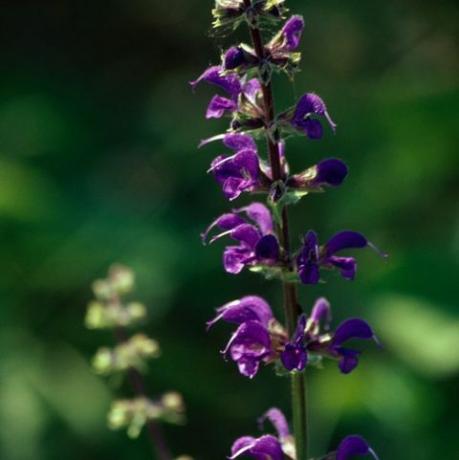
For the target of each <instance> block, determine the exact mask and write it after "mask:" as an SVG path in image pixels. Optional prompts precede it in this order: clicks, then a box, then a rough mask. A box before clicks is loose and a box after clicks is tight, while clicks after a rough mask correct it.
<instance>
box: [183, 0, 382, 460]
mask: <svg viewBox="0 0 459 460" xmlns="http://www.w3.org/2000/svg"><path fill="white" fill-rule="evenodd" d="M212 14H213V18H214V21H213V30H214V33H215V35H227V34H229V33H231V32H233V31H234V30H236V29H237V28H238V27H239V26H241V25H245V26H246V27H247V28H248V32H249V36H250V42H249V43H238V44H236V45H233V46H230V47H229V48H228V49H227V50H225V51H223V52H222V55H221V61H220V64H218V65H214V66H210V67H209V68H207V69H206V70H205V71H204V72H203V73H202V74H201V75H200V76H199V77H198V78H197V79H196V80H194V81H192V82H190V84H191V86H192V88H193V89H195V88H197V87H198V86H200V85H201V84H202V83H207V84H210V85H212V86H214V87H216V88H217V89H218V90H219V93H218V94H216V95H214V96H213V97H212V98H211V100H210V102H209V104H208V107H207V110H206V114H205V116H206V118H207V119H221V118H226V119H228V129H227V130H226V131H225V132H224V133H220V134H217V135H215V136H212V137H211V138H208V139H205V140H203V141H201V144H200V146H208V145H209V144H211V143H214V142H222V144H223V146H224V147H226V148H227V149H230V151H231V152H229V153H228V152H226V153H223V154H220V155H218V156H217V157H216V158H215V159H214V160H213V161H212V162H211V164H210V168H209V171H208V172H209V173H211V174H212V175H213V176H214V178H215V180H216V182H217V183H218V185H219V186H220V187H221V189H222V192H223V195H224V196H225V198H227V199H228V201H230V202H233V201H234V200H236V199H239V198H240V197H241V196H243V195H248V196H249V197H251V196H252V195H253V194H255V193H256V194H257V195H258V196H259V195H263V196H264V197H265V201H264V202H251V203H250V204H248V205H245V206H243V207H235V208H233V209H231V210H230V211H229V212H225V213H224V214H222V215H221V216H220V217H218V218H216V219H215V220H214V221H213V222H212V223H211V224H210V225H209V227H208V228H207V229H206V230H205V232H204V233H203V234H202V239H203V242H204V244H211V243H214V242H217V241H219V240H220V239H225V240H228V239H229V240H230V241H231V243H230V244H229V245H227V246H226V248H225V249H224V251H223V268H224V270H225V271H226V272H227V273H230V274H233V275H237V274H240V273H241V272H242V271H244V270H245V269H248V270H250V271H252V272H255V273H259V274H261V275H262V276H264V277H265V278H266V279H276V280H279V281H280V283H281V285H282V292H283V300H284V301H283V320H282V321H280V320H278V319H276V317H275V315H274V314H273V309H272V308H271V306H270V305H269V304H268V302H267V301H266V300H265V299H263V298H261V297H258V296H254V295H251V296H246V297H243V298H241V299H237V300H234V301H231V302H229V303H227V304H225V305H223V306H222V307H220V308H218V309H217V316H216V317H215V318H214V319H213V320H211V321H209V323H208V326H209V327H210V326H212V325H213V324H215V323H216V322H218V321H220V320H224V321H226V322H229V323H234V324H236V326H237V328H236V330H235V332H234V333H233V334H232V336H231V338H230V340H229V342H228V344H227V346H226V347H225V349H224V350H223V351H222V354H223V356H224V357H225V358H226V359H230V360H232V361H234V362H235V363H236V364H237V367H238V370H239V372H240V373H241V374H242V375H243V376H245V377H249V378H251V379H252V378H254V377H255V376H256V375H257V373H258V371H259V369H260V367H261V366H262V365H268V364H274V368H275V370H276V372H277V373H278V375H288V376H289V377H290V379H291V386H292V405H291V411H292V419H293V424H292V428H293V430H292V432H290V429H289V426H288V424H287V420H286V418H285V417H284V415H283V413H282V412H281V411H280V410H279V409H277V408H272V409H270V410H269V411H268V412H267V413H266V414H265V415H264V416H263V420H264V419H268V420H270V421H271V423H272V425H273V426H274V428H275V430H276V431H277V436H273V435H263V436H261V437H258V438H255V437H252V436H243V437H241V438H239V439H238V440H236V441H235V443H234V444H233V447H232V449H231V455H230V456H229V457H228V458H230V459H236V458H239V457H240V456H242V457H247V456H248V457H252V458H255V459H257V460H267V459H270V460H286V459H290V460H307V459H308V454H309V453H308V447H309V446H308V444H309V440H308V431H309V430H308V416H307V411H308V408H307V398H306V393H307V392H306V370H307V369H308V367H311V366H315V367H317V365H318V364H320V363H321V362H322V361H323V360H324V359H332V360H336V361H337V362H338V367H339V369H340V371H341V373H342V374H349V373H350V372H352V371H353V370H354V369H355V368H356V366H357V365H358V363H359V356H360V353H361V352H360V350H357V349H354V348H353V347H352V348H351V347H349V346H348V345H347V344H346V342H347V341H349V340H351V339H360V340H373V341H376V342H377V339H376V336H375V333H374V331H373V329H372V328H371V326H370V325H369V324H368V323H367V322H366V321H364V320H363V319H360V318H349V319H347V320H345V321H343V322H342V323H341V324H340V325H338V327H337V328H336V329H335V330H334V331H330V322H331V308H330V305H329V303H328V301H327V299H325V298H319V299H317V301H316V302H315V304H314V305H313V306H312V309H311V313H310V314H309V315H306V313H305V311H306V310H307V308H304V307H303V306H302V305H300V302H299V300H298V288H299V286H301V285H311V284H314V285H315V284H319V283H321V282H323V281H324V278H323V275H324V273H325V272H330V271H337V272H338V273H339V274H340V276H341V277H342V278H343V279H345V280H354V279H355V277H356V274H357V261H356V258H355V257H354V256H350V255H343V254H342V251H345V250H349V249H364V248H372V249H374V250H376V252H377V253H379V254H380V255H381V256H383V257H385V255H384V254H382V253H381V252H380V251H379V250H377V248H376V247H375V246H374V245H373V244H372V243H371V242H370V241H369V240H368V239H367V238H366V237H365V236H364V235H362V234H361V233H359V232H355V231H351V230H343V231H339V232H337V233H336V234H335V235H333V236H332V237H331V238H329V239H328V241H327V242H326V243H324V244H320V243H319V239H318V236H317V233H316V232H315V231H313V230H307V231H305V232H304V238H303V244H302V245H301V246H300V247H299V248H292V247H291V244H290V240H291V235H290V230H289V216H288V211H289V208H290V207H292V206H293V205H295V204H296V203H298V202H299V201H300V200H301V199H303V198H305V197H307V196H310V195H313V194H314V195H316V194H317V192H324V191H326V190H327V189H330V188H336V187H339V186H340V185H341V184H342V183H343V181H344V180H345V178H346V177H347V174H348V168H347V165H346V164H345V163H344V162H343V161H342V160H341V159H339V158H325V159H323V160H321V161H320V162H318V163H317V164H316V165H313V166H308V165H306V168H305V169H304V170H303V171H300V172H297V173H291V172H290V166H289V162H288V157H287V150H288V149H287V141H288V139H289V138H290V137H292V136H298V135H300V136H305V137H307V138H308V139H309V140H310V141H317V140H319V139H321V138H322V137H323V136H324V134H325V132H326V129H327V128H328V129H329V130H330V131H331V132H332V133H334V132H335V131H336V127H337V125H336V123H335V122H334V121H333V119H332V117H331V115H330V113H329V111H328V109H327V106H326V105H325V102H324V101H323V99H322V98H321V97H320V96H318V95H317V94H315V93H312V92H308V93H305V94H303V95H302V96H301V97H300V98H299V100H298V101H296V102H295V101H294V102H293V103H292V105H291V106H290V107H287V108H285V109H284V110H282V111H280V112H276V110H275V106H274V94H273V84H272V77H273V75H274V74H285V75H286V76H287V77H288V78H289V79H290V80H292V79H293V77H294V74H295V73H296V72H297V71H298V70H299V65H300V61H301V53H300V51H299V47H300V43H301V38H302V35H303V30H304V25H305V24H304V19H303V17H302V16H299V15H293V16H290V17H289V16H288V10H287V8H286V6H285V1H284V0H216V1H215V7H214V9H213V10H212ZM258 141H264V143H265V145H266V150H265V149H262V148H260V147H259V146H258V145H257V142H258ZM264 150H265V151H266V153H264V152H263V151H264ZM366 455H371V456H373V457H374V458H376V454H375V452H374V451H373V450H372V448H371V447H370V446H369V444H368V443H367V442H366V441H365V440H364V439H363V438H362V437H360V436H357V435H351V436H348V437H346V438H344V439H343V440H342V442H341V443H340V444H339V446H338V448H337V450H334V451H331V452H330V453H328V454H326V455H325V456H324V457H321V458H322V459H329V460H331V459H336V460H346V459H350V458H352V457H355V456H366Z"/></svg>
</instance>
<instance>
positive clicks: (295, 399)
mask: <svg viewBox="0 0 459 460" xmlns="http://www.w3.org/2000/svg"><path fill="white" fill-rule="evenodd" d="M244 4H245V6H246V7H247V8H249V7H250V5H251V3H250V0H244ZM250 36H251V38H252V43H253V47H254V48H255V52H256V53H257V57H258V59H259V60H260V62H261V63H262V62H263V60H264V58H265V51H264V46H263V39H262V36H261V32H260V29H258V28H257V27H253V26H252V27H250ZM261 88H262V93H263V105H264V118H265V120H264V121H265V127H266V128H265V129H266V139H267V143H268V152H269V162H270V166H271V170H272V179H273V181H274V182H276V181H278V180H282V179H284V171H283V170H282V167H281V158H280V152H279V144H278V142H276V141H275V140H273V136H272V135H270V133H269V131H268V130H269V129H270V128H271V126H272V123H273V121H274V101H273V92H272V86H271V82H269V83H267V84H264V83H263V82H262V85H261ZM276 233H277V236H278V238H279V241H280V243H281V245H282V247H283V248H284V251H285V259H286V263H287V266H288V269H289V270H290V271H293V270H294V267H293V263H292V258H291V251H290V234H289V222H288V212H287V207H284V208H283V210H282V222H281V225H280V226H277V227H276ZM282 285H283V286H282V287H283V296H284V312H285V322H286V326H287V330H288V333H289V335H291V334H293V332H294V330H295V327H296V323H297V319H298V316H299V315H300V314H301V308H300V306H299V304H298V296H297V289H296V285H295V284H294V283H289V282H287V281H283V282H282ZM291 388H292V413H293V431H294V436H295V444H296V453H297V460H306V459H307V451H308V429H307V407H306V406H307V402H306V379H305V373H304V372H303V373H298V374H292V377H291Z"/></svg>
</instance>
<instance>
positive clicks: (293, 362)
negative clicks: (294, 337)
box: [280, 343, 308, 371]
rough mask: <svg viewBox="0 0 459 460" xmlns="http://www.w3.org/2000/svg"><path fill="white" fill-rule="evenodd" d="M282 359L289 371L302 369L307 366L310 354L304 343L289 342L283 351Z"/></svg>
mask: <svg viewBox="0 0 459 460" xmlns="http://www.w3.org/2000/svg"><path fill="white" fill-rule="evenodd" d="M280 358H281V361H282V364H283V365H284V367H285V368H286V369H287V370H289V371H302V370H304V368H305V367H306V364H307V361H308V354H307V351H306V348H305V346H304V344H302V343H287V344H286V345H285V349H284V351H283V352H282V353H281V356H280Z"/></svg>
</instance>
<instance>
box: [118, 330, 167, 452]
mask: <svg viewBox="0 0 459 460" xmlns="http://www.w3.org/2000/svg"><path fill="white" fill-rule="evenodd" d="M114 332H115V338H116V341H117V342H118V343H120V344H121V343H123V342H125V341H126V340H127V334H126V329H125V328H124V327H117V328H116V329H115V331H114ZM127 375H128V380H129V384H130V386H131V388H132V391H133V392H134V393H135V394H136V395H138V396H143V397H145V396H146V389H145V382H144V379H143V376H142V374H141V373H140V372H139V371H138V370H137V369H135V368H133V367H130V368H129V369H128V371H127ZM146 425H147V431H148V437H149V438H150V441H151V445H152V448H153V455H154V458H157V459H158V460H172V458H173V457H172V453H171V452H170V450H169V448H168V446H167V444H166V441H165V439H164V436H163V432H162V430H161V427H160V426H159V425H158V424H157V423H155V422H154V421H153V420H149V421H148V422H147V424H146Z"/></svg>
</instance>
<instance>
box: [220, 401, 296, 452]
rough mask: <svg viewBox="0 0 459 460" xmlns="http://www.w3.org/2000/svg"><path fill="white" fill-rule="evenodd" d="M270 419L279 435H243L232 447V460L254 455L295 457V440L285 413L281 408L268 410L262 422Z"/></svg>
mask: <svg viewBox="0 0 459 460" xmlns="http://www.w3.org/2000/svg"><path fill="white" fill-rule="evenodd" d="M266 419H268V420H269V421H270V422H271V423H272V424H273V426H274V428H275V429H276V432H277V436H273V435H270V434H268V435H263V436H260V437H259V438H254V437H252V436H242V437H240V438H239V439H237V440H236V441H235V442H234V443H233V446H232V447H231V456H230V457H228V458H229V459H230V460H233V459H236V458H239V457H240V456H248V457H252V458H254V459H256V460H286V459H287V458H288V459H294V458H295V457H296V456H295V442H294V439H293V437H292V435H291V434H290V431H289V428H288V424H287V421H286V419H285V416H284V414H282V412H281V411H280V410H279V409H276V408H272V409H270V410H268V411H267V412H266V413H265V414H264V415H263V416H262V417H261V419H260V422H263V421H264V420H266Z"/></svg>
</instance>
